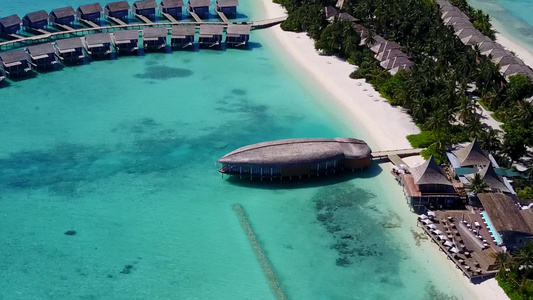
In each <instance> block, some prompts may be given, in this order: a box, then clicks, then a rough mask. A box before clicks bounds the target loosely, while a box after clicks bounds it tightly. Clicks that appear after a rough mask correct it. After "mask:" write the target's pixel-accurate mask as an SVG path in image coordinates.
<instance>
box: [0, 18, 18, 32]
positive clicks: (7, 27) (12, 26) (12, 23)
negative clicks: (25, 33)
mask: <svg viewBox="0 0 533 300" xmlns="http://www.w3.org/2000/svg"><path fill="white" fill-rule="evenodd" d="M21 23H22V20H21V19H20V18H19V16H17V15H11V16H9V17H5V18H1V19H0V34H3V35H9V34H15V33H17V32H18V31H19V30H20V24H21Z"/></svg>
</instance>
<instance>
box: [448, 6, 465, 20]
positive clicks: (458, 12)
mask: <svg viewBox="0 0 533 300" xmlns="http://www.w3.org/2000/svg"><path fill="white" fill-rule="evenodd" d="M441 17H442V18H443V19H447V18H453V17H458V18H463V19H465V20H468V19H469V18H468V16H467V15H466V14H465V13H464V12H462V11H461V10H460V9H459V8H457V7H454V8H451V9H448V10H444V11H442V16H441Z"/></svg>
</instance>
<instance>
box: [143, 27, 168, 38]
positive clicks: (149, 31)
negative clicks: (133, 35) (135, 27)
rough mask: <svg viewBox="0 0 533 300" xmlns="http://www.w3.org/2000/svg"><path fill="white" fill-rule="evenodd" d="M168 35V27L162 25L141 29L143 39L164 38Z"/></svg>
mask: <svg viewBox="0 0 533 300" xmlns="http://www.w3.org/2000/svg"><path fill="white" fill-rule="evenodd" d="M167 35H168V29H167V28H164V27H146V28H144V29H143V38H144V39H145V40H149V39H158V38H164V37H166V36H167Z"/></svg>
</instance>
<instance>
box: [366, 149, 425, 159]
mask: <svg viewBox="0 0 533 300" xmlns="http://www.w3.org/2000/svg"><path fill="white" fill-rule="evenodd" d="M422 150H424V148H417V149H400V150H385V151H376V152H372V157H373V158H375V159H385V158H389V156H391V155H396V156H398V157H400V158H402V157H408V156H415V155H419V154H420V151H422Z"/></svg>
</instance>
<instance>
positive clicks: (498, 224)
mask: <svg viewBox="0 0 533 300" xmlns="http://www.w3.org/2000/svg"><path fill="white" fill-rule="evenodd" d="M477 197H478V198H479V200H480V201H481V204H482V205H483V208H484V209H485V211H486V212H487V214H488V215H489V219H490V221H491V223H492V225H493V226H494V228H495V229H496V231H498V232H501V231H517V232H522V233H525V234H533V232H532V230H531V228H530V227H529V226H528V223H527V222H526V220H524V218H523V217H522V214H520V211H519V210H518V207H516V205H515V203H514V201H513V199H511V198H510V197H508V196H506V195H504V194H499V193H482V194H478V195H477Z"/></svg>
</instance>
